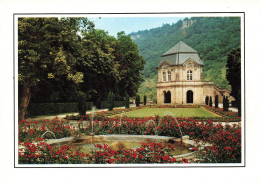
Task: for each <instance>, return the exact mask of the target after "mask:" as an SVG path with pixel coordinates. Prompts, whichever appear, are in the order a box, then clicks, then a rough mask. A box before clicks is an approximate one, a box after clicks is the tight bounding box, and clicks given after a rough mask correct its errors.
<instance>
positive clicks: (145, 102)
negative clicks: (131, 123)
mask: <svg viewBox="0 0 260 183" xmlns="http://www.w3.org/2000/svg"><path fill="white" fill-rule="evenodd" d="M144 105H146V95H145V96H144Z"/></svg>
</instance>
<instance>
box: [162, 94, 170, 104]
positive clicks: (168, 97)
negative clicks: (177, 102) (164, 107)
mask: <svg viewBox="0 0 260 183" xmlns="http://www.w3.org/2000/svg"><path fill="white" fill-rule="evenodd" d="M163 93H164V103H166V104H167V103H171V92H170V91H168V92H166V91H164V92H163Z"/></svg>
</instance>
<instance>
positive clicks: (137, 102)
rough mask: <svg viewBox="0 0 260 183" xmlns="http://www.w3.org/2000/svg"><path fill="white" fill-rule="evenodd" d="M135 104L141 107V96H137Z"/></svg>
mask: <svg viewBox="0 0 260 183" xmlns="http://www.w3.org/2000/svg"><path fill="white" fill-rule="evenodd" d="M135 104H136V107H139V106H140V96H139V95H136V97H135Z"/></svg>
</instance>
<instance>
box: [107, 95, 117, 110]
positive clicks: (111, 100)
mask: <svg viewBox="0 0 260 183" xmlns="http://www.w3.org/2000/svg"><path fill="white" fill-rule="evenodd" d="M107 102H108V110H109V111H112V110H113V109H114V106H115V95H114V93H113V92H111V91H110V92H109V93H108V100H107Z"/></svg>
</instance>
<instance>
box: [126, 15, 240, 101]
mask: <svg viewBox="0 0 260 183" xmlns="http://www.w3.org/2000/svg"><path fill="white" fill-rule="evenodd" d="M130 36H131V37H132V39H133V40H134V41H135V42H136V43H137V45H138V47H139V49H140V54H141V55H142V56H143V58H144V59H145V60H146V65H145V68H144V71H143V74H144V76H145V81H144V83H143V84H142V86H141V88H140V89H139V93H140V95H144V94H146V95H147V96H148V97H149V98H153V99H155V98H156V88H155V87H156V78H157V70H156V67H157V66H158V64H159V61H160V56H161V55H162V54H163V53H164V52H166V51H168V50H169V49H170V48H171V47H173V46H174V45H175V44H177V43H178V42H179V41H183V42H184V43H186V44H187V45H189V46H190V47H192V48H193V49H195V50H196V51H198V53H199V55H200V58H201V60H202V61H203V63H204V68H203V80H204V81H213V82H214V83H215V84H216V85H217V86H219V87H221V88H230V86H229V85H228V82H227V80H226V78H225V73H226V68H225V64H226V60H227V55H228V53H229V52H230V51H231V50H232V49H233V48H237V47H239V46H240V18H239V17H196V18H190V19H188V18H186V19H184V20H180V21H178V22H177V23H175V24H172V25H169V24H165V25H163V26H162V27H158V28H154V29H151V30H145V31H139V32H135V33H131V34H130Z"/></svg>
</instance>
